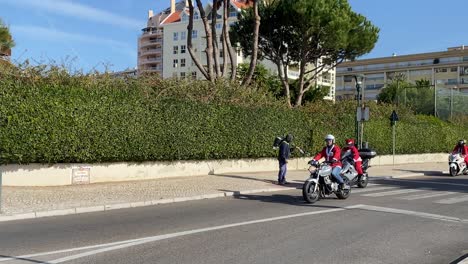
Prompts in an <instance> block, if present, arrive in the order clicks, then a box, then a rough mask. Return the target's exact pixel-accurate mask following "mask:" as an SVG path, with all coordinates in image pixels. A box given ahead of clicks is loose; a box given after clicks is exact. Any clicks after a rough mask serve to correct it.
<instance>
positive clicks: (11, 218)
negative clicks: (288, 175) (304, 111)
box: [0, 187, 297, 222]
mask: <svg viewBox="0 0 468 264" xmlns="http://www.w3.org/2000/svg"><path fill="white" fill-rule="evenodd" d="M296 189H297V188H294V187H278V188H265V189H256V190H246V191H233V192H221V193H211V194H203V195H196V196H189V197H177V198H169V199H160V200H153V201H143V202H131V203H121V204H109V205H99V206H90V207H76V208H69V209H61V210H49V211H37V212H31V213H21V214H12V215H0V222H7V221H16V220H26V219H35V218H42V217H51V216H64V215H75V214H83V213H94V212H104V211H111V210H118V209H126V208H137V207H144V206H152V205H161V204H170V203H180V202H187V201H196V200H204V199H214V198H221V197H234V196H239V195H245V194H252V193H262V192H279V191H289V190H296Z"/></svg>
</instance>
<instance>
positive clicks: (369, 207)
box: [356, 205, 468, 224]
mask: <svg viewBox="0 0 468 264" xmlns="http://www.w3.org/2000/svg"><path fill="white" fill-rule="evenodd" d="M356 208H359V209H363V210H368V211H375V212H384V213H392V214H403V215H410V216H418V217H422V218H428V219H434V220H440V221H446V222H457V223H464V224H468V219H461V218H458V217H451V216H445V215H437V214H429V213H423V212H418V211H410V210H401V209H395V208H388V207H380V206H372V205H359V206H356Z"/></svg>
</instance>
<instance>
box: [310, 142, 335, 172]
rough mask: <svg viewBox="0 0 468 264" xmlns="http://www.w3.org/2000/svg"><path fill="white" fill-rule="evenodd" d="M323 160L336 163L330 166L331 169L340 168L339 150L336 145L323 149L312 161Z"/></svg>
mask: <svg viewBox="0 0 468 264" xmlns="http://www.w3.org/2000/svg"><path fill="white" fill-rule="evenodd" d="M322 157H323V158H325V160H326V161H332V160H336V161H337V162H335V163H333V164H332V167H333V168H334V167H337V166H340V167H341V149H340V147H339V146H338V145H332V146H331V148H330V149H328V147H324V148H323V149H322V151H321V152H319V153H318V154H317V155H316V156H315V157H314V160H319V159H321V158H322Z"/></svg>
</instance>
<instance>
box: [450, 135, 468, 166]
mask: <svg viewBox="0 0 468 264" xmlns="http://www.w3.org/2000/svg"><path fill="white" fill-rule="evenodd" d="M452 154H461V155H462V156H464V157H465V163H466V164H467V165H468V146H466V144H465V140H463V139H460V140H459V141H458V143H457V145H455V148H454V149H453V151H452Z"/></svg>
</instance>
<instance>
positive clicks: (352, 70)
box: [336, 46, 468, 100]
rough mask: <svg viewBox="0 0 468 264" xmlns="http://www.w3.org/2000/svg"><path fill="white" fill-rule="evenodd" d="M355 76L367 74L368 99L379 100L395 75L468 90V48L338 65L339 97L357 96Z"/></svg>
mask: <svg viewBox="0 0 468 264" xmlns="http://www.w3.org/2000/svg"><path fill="white" fill-rule="evenodd" d="M355 75H364V76H365V80H364V86H363V91H362V92H363V93H364V98H365V99H366V100H376V99H377V95H378V94H379V93H380V91H381V90H382V89H383V88H385V85H386V84H387V83H389V81H390V80H391V79H392V78H393V77H394V76H395V75H402V76H405V78H406V80H407V81H408V82H410V83H415V82H416V81H417V80H428V81H429V82H430V83H431V84H432V85H435V86H436V87H437V88H445V89H454V88H456V89H458V91H460V92H463V93H468V48H467V46H459V47H452V48H447V50H446V51H439V52H430V53H419V54H409V55H402V56H397V55H394V56H391V57H383V58H372V59H363V60H356V61H347V62H343V63H342V64H340V65H339V66H338V67H337V75H336V83H337V99H338V100H341V99H353V98H355V95H356V88H355V85H356V84H355V81H354V77H353V76H355Z"/></svg>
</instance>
